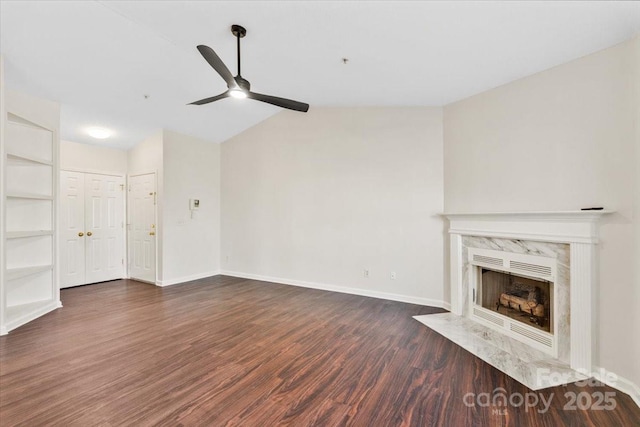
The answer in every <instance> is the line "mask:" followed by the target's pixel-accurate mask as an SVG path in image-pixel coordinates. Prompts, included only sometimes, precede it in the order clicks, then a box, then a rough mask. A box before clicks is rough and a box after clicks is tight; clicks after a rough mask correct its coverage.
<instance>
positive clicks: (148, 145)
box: [127, 130, 164, 281]
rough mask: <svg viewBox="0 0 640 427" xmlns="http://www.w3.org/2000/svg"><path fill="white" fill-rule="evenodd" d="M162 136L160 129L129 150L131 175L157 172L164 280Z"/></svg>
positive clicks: (159, 275)
mask: <svg viewBox="0 0 640 427" xmlns="http://www.w3.org/2000/svg"><path fill="white" fill-rule="evenodd" d="M162 137H163V131H162V130H159V131H157V132H155V133H154V134H153V135H151V136H149V137H148V138H146V139H145V140H144V141H141V142H140V143H139V144H138V145H136V146H135V147H134V148H132V149H130V150H129V151H128V152H127V166H128V174H129V175H140V174H146V173H152V172H153V173H155V174H156V193H157V195H156V227H157V229H158V232H157V234H156V281H161V280H162V267H163V257H162V249H163V239H162V230H164V227H163V215H162V206H163V201H164V187H163V181H164V179H163V176H164V173H163V167H162V158H163V152H162V150H163V148H162V146H163V143H162Z"/></svg>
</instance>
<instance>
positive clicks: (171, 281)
mask: <svg viewBox="0 0 640 427" xmlns="http://www.w3.org/2000/svg"><path fill="white" fill-rule="evenodd" d="M218 274H220V270H216V271H208V272H206V273H198V274H192V275H190V276H182V277H178V278H175V279H168V280H156V286H160V287H164V286H171V285H177V284H180V283H184V282H190V281H192V280H198V279H204V278H205V277H211V276H217V275H218Z"/></svg>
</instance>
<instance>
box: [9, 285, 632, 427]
mask: <svg viewBox="0 0 640 427" xmlns="http://www.w3.org/2000/svg"><path fill="white" fill-rule="evenodd" d="M62 301H63V304H64V308H62V309H60V310H57V311H55V312H53V313H50V314H48V315H46V316H44V317H42V318H40V319H38V320H36V321H34V322H31V323H29V324H27V325H25V326H23V327H21V328H19V329H17V330H15V331H12V332H11V333H10V334H9V335H8V336H4V337H1V338H0V425H2V426H14V425H23V426H30V427H32V426H41V425H60V426H83V427H84V426H93V425H100V426H119V425H134V426H151V425H160V426H238V425H242V426H273V425H292V426H307V425H318V426H343V425H353V426H456V427H458V426H466V425H468V426H483V425H488V426H494V425H514V426H523V425H527V426H561V425H562V426H584V425H597V426H637V425H640V409H639V408H638V407H637V406H636V405H635V404H634V403H633V401H632V400H631V399H630V398H629V397H628V396H626V395H624V394H622V393H620V392H616V391H615V390H614V389H611V388H609V387H606V386H599V387H578V386H577V385H568V386H566V387H556V388H553V389H547V390H545V391H544V392H543V393H542V394H543V395H544V396H545V398H549V397H551V395H552V394H553V398H552V403H551V406H550V408H549V410H548V411H547V412H546V413H538V412H537V410H538V409H542V407H543V406H542V404H540V405H538V407H536V408H525V407H524V406H520V407H507V408H506V411H502V409H504V408H503V407H498V406H493V407H491V406H490V407H482V406H479V405H475V406H473V407H467V406H466V405H465V404H464V401H463V398H464V396H465V394H466V393H476V394H478V393H482V392H487V393H492V392H493V390H494V389H496V388H497V387H502V388H504V389H505V390H506V391H507V394H511V393H521V394H523V395H524V394H525V393H528V392H531V391H530V390H529V389H527V388H526V387H524V386H522V385H520V384H519V383H517V382H516V381H514V380H512V379H510V378H509V377H507V376H506V375H504V374H502V373H501V372H499V371H498V370H496V369H494V368H493V367H491V366H489V365H487V364H486V363H484V362H483V361H481V360H480V359H478V358H476V357H475V356H473V355H471V354H470V353H468V352H466V351H465V350H463V349H461V348H460V347H458V346H456V345H455V344H453V343H451V342H450V341H448V340H447V339H445V338H443V337H442V336H440V335H438V334H437V333H435V332H433V331H431V330H430V329H428V328H427V327H425V326H424V325H422V324H420V323H419V322H417V321H416V320H414V319H412V318H411V316H414V315H419V314H428V313H435V312H440V311H442V310H439V309H434V308H429V307H423V306H418V305H412V304H404V303H399V302H392V301H385V300H380V299H374V298H365V297H359V296H354V295H345V294H338V293H332V292H324V291H318V290H311V289H304V288H298V287H293V286H285V285H277V284H273V283H264V282H258V281H253V280H244V279H238V278H232V277H225V276H216V277H212V278H208V279H202V280H199V281H194V282H189V283H186V284H181V285H175V286H171V287H168V288H158V287H155V286H152V285H148V284H143V283H138V282H135V281H128V280H120V281H115V282H108V283H103V284H97V285H92V286H84V287H79V288H71V289H66V290H63V291H62ZM605 391H607V392H615V393H616V394H615V402H616V408H615V409H614V410H612V411H607V410H599V411H598V410H579V409H578V410H564V409H563V407H564V406H565V405H566V404H567V403H568V400H567V398H566V397H565V393H567V392H575V393H580V392H587V393H593V392H605Z"/></svg>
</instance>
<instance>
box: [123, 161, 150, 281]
mask: <svg viewBox="0 0 640 427" xmlns="http://www.w3.org/2000/svg"><path fill="white" fill-rule="evenodd" d="M128 194H129V198H128V222H127V223H128V230H129V263H128V264H129V277H131V278H132V279H136V280H141V281H144V282H149V283H154V284H155V282H156V231H157V227H156V174H155V173H147V174H141V175H130V176H129V193H128Z"/></svg>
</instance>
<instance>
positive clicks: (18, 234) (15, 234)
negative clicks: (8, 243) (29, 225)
mask: <svg viewBox="0 0 640 427" xmlns="http://www.w3.org/2000/svg"><path fill="white" fill-rule="evenodd" d="M51 235H53V231H52V230H23V231H7V232H6V233H5V237H6V238H7V239H21V238H23V237H38V236H51Z"/></svg>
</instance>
